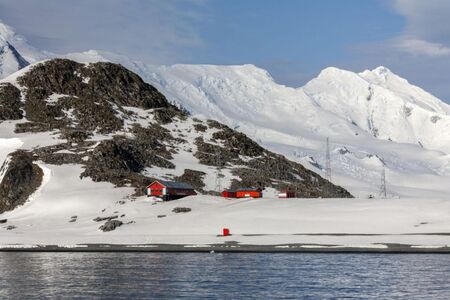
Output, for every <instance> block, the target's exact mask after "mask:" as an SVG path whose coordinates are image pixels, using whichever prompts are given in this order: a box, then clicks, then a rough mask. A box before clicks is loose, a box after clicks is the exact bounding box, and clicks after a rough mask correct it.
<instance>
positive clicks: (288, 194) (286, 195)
mask: <svg viewBox="0 0 450 300" xmlns="http://www.w3.org/2000/svg"><path fill="white" fill-rule="evenodd" d="M278 198H295V192H294V191H281V192H279V193H278Z"/></svg>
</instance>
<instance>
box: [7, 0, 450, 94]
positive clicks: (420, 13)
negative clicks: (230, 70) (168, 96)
mask: <svg viewBox="0 0 450 300" xmlns="http://www.w3.org/2000/svg"><path fill="white" fill-rule="evenodd" d="M75 3H76V4H75ZM0 19H2V20H3V21H4V22H5V23H7V24H9V25H11V26H13V27H15V28H16V29H17V31H18V32H19V33H21V34H22V35H24V36H25V37H26V38H27V39H28V40H29V41H30V43H31V44H32V45H34V46H36V47H38V48H40V49H44V50H50V51H53V52H57V53H67V52H75V51H83V50H88V49H100V50H107V51H111V52H117V53H120V54H125V55H127V56H130V57H132V58H135V59H138V60H142V61H146V62H150V63H155V64H172V63H210V64H243V63H253V64H256V65H258V66H261V67H263V68H265V69H267V70H268V71H269V72H270V73H271V74H272V76H273V77H274V78H275V80H276V81H277V82H279V83H283V84H286V85H290V86H301V85H303V84H304V83H305V82H306V81H307V80H309V79H311V78H312V77H314V76H315V75H317V73H319V72H320V70H321V69H323V68H325V67H328V66H337V67H341V68H345V69H349V70H353V71H362V70H364V69H368V68H375V67H377V66H379V65H384V66H386V67H388V68H390V69H391V70H393V71H394V72H396V73H398V74H399V75H401V76H403V77H405V78H407V79H408V80H409V81H411V82H413V83H415V84H417V85H420V86H422V87H424V88H425V89H427V90H429V91H430V92H432V93H433V94H436V95H437V96H440V97H441V98H442V99H444V100H447V99H449V100H450V85H449V84H448V83H447V82H448V81H449V79H450V60H449V58H450V26H448V25H449V21H448V20H450V1H448V0H427V1H424V0H341V1H339V0H282V1H280V0H78V1H76V2H74V1H72V0H21V1H17V0H0Z"/></svg>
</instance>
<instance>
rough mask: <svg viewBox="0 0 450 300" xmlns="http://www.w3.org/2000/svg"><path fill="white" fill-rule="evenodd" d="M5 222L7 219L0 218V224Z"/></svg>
mask: <svg viewBox="0 0 450 300" xmlns="http://www.w3.org/2000/svg"><path fill="white" fill-rule="evenodd" d="M6 222H8V219H1V220H0V224H5V223H6Z"/></svg>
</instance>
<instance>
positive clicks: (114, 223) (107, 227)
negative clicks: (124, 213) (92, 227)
mask: <svg viewBox="0 0 450 300" xmlns="http://www.w3.org/2000/svg"><path fill="white" fill-rule="evenodd" d="M122 225H123V222H122V221H119V220H109V221H107V222H106V223H105V224H103V225H102V226H100V227H99V229H100V230H101V231H103V232H108V231H113V230H115V229H116V228H117V227H120V226H122Z"/></svg>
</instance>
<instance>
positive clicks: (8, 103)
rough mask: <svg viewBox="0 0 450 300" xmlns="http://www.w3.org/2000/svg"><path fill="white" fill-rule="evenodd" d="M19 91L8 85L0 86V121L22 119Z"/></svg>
mask: <svg viewBox="0 0 450 300" xmlns="http://www.w3.org/2000/svg"><path fill="white" fill-rule="evenodd" d="M21 108H22V104H21V102H20V90H19V89H18V88H16V87H15V86H13V85H12V84H10V83H4V84H0V121H2V120H20V119H22V118H23V113H22V110H21Z"/></svg>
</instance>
